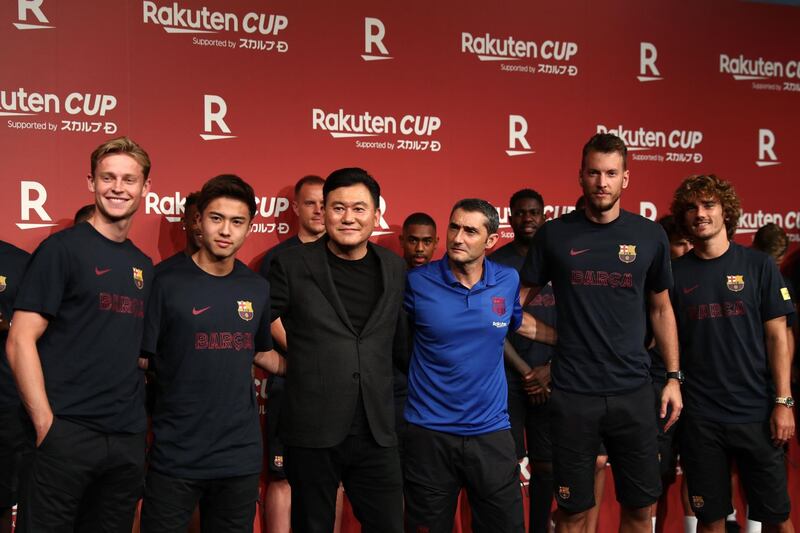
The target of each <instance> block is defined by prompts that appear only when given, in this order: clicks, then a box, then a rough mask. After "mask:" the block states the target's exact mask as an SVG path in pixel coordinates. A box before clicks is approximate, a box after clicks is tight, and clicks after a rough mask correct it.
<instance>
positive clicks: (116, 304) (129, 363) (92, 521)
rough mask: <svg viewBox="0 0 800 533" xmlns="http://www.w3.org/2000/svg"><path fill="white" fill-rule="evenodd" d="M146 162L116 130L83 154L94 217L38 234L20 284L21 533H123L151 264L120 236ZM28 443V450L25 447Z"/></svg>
mask: <svg viewBox="0 0 800 533" xmlns="http://www.w3.org/2000/svg"><path fill="white" fill-rule="evenodd" d="M149 172H150V159H149V157H148V155H147V153H146V152H145V151H144V150H142V148H141V147H140V146H139V145H137V144H136V143H134V142H133V141H131V140H130V139H128V138H127V137H120V138H117V139H112V140H110V141H107V142H105V143H103V144H102V145H100V146H99V147H98V148H97V149H96V150H95V151H94V152H93V153H92V156H91V172H90V174H89V175H88V187H89V190H90V191H91V192H92V193H93V194H94V199H95V207H96V209H95V212H94V214H93V215H92V217H91V218H90V219H89V222H88V224H77V225H75V226H72V227H71V228H68V229H65V230H63V231H60V232H58V233H55V234H53V235H51V236H50V237H48V238H47V239H46V240H45V241H44V242H43V243H42V244H41V245H40V246H39V247H38V248H37V250H36V252H35V253H34V255H33V257H32V258H31V261H30V263H29V264H28V269H27V271H26V273H25V277H24V279H23V282H22V285H21V286H20V288H19V293H18V295H17V299H16V302H15V304H14V308H15V312H14V318H13V325H12V326H11V330H10V332H9V336H8V343H7V351H8V361H9V364H10V365H11V369H12V371H13V372H14V377H15V379H16V381H17V385H18V387H19V392H20V396H21V398H22V402H23V404H24V406H25V408H26V409H27V411H28V414H29V415H30V419H31V422H32V424H31V428H30V430H31V433H30V450H29V453H28V458H27V459H26V463H27V464H26V465H25V469H26V471H25V473H24V474H23V478H21V490H20V498H19V511H18V520H19V522H18V528H19V530H20V531H23V532H24V531H42V530H71V529H73V528H75V529H77V530H88V531H120V532H122V531H130V530H131V524H132V522H133V515H134V510H135V508H136V502H137V501H138V499H139V498H140V496H141V493H142V477H143V475H144V459H145V457H144V452H145V429H146V421H145V412H144V395H143V392H144V383H143V381H144V380H143V376H142V373H141V372H140V371H139V368H138V366H137V359H138V355H139V347H140V345H141V339H142V328H143V322H144V310H145V306H146V303H147V299H148V295H149V293H150V285H151V282H152V269H153V266H152V263H151V262H150V259H149V258H148V257H147V256H146V255H144V254H143V253H142V252H141V251H139V249H138V248H136V246H134V245H133V243H131V241H129V240H128V239H127V235H128V231H129V230H130V227H131V223H132V221H133V215H134V213H135V212H136V210H137V209H138V207H139V204H140V202H141V200H142V198H144V197H145V195H146V194H147V191H148V189H149V187H150V179H149V178H148V175H149ZM34 444H35V447H34Z"/></svg>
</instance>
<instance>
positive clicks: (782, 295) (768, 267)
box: [745, 255, 795, 322]
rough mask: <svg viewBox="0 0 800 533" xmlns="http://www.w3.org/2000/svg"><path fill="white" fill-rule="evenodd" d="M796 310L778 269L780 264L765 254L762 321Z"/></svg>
mask: <svg viewBox="0 0 800 533" xmlns="http://www.w3.org/2000/svg"><path fill="white" fill-rule="evenodd" d="M745 281H746V280H745ZM794 312H795V310H794V304H793V303H792V297H791V295H790V294H789V289H788V288H787V287H786V285H785V283H784V282H783V276H781V273H780V272H779V271H778V266H777V265H776V264H775V262H774V261H773V260H772V259H771V258H770V257H769V256H766V255H765V256H764V257H763V265H762V267H761V320H762V322H766V321H767V320H772V319H773V318H777V317H779V316H785V315H792V314H794Z"/></svg>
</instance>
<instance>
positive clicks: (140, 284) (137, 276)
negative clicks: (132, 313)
mask: <svg viewBox="0 0 800 533" xmlns="http://www.w3.org/2000/svg"><path fill="white" fill-rule="evenodd" d="M133 283H134V284H136V288H137V289H142V288H144V276H143V275H142V269H140V268H136V267H133Z"/></svg>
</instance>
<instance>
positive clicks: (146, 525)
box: [141, 470, 260, 533]
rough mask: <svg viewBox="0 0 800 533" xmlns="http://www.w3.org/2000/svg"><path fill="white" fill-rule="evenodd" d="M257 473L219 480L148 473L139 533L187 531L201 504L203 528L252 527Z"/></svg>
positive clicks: (237, 529) (243, 529) (229, 529)
mask: <svg viewBox="0 0 800 533" xmlns="http://www.w3.org/2000/svg"><path fill="white" fill-rule="evenodd" d="M259 477H260V475H259V474H250V475H245V476H235V477H228V478H221V479H180V478H175V477H171V476H167V475H164V474H159V473H158V472H155V471H154V470H150V471H149V472H148V473H147V481H146V482H145V490H144V501H143V502H142V526H141V531H142V533H160V532H164V533H166V532H172V531H186V529H187V528H188V527H189V523H190V522H191V520H192V514H193V513H194V509H195V507H197V506H198V505H199V506H200V529H201V530H202V531H219V532H229V533H234V532H241V533H245V532H249V531H252V530H253V520H254V519H255V515H256V501H257V500H258V481H259Z"/></svg>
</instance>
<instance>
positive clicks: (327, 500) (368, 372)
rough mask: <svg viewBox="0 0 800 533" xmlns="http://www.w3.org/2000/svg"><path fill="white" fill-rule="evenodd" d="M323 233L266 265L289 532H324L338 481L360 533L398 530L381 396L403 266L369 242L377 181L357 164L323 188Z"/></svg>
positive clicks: (393, 466)
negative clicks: (279, 377)
mask: <svg viewBox="0 0 800 533" xmlns="http://www.w3.org/2000/svg"><path fill="white" fill-rule="evenodd" d="M323 197H324V204H325V213H324V218H325V229H326V235H325V236H324V237H322V238H320V239H319V240H317V241H315V242H313V243H308V244H304V245H301V246H296V247H294V248H291V249H288V250H285V251H284V252H283V253H281V254H280V255H278V256H277V257H276V258H275V260H274V261H273V263H272V268H271V269H270V274H269V279H270V285H271V289H272V293H271V294H272V319H273V320H275V319H276V318H281V319H282V322H283V325H284V327H285V328H286V334H287V346H288V347H289V348H290V349H289V351H288V372H287V374H286V398H285V400H284V406H283V410H282V412H281V420H280V425H279V429H278V431H279V434H280V435H281V439H282V440H283V442H284V445H285V446H286V452H285V453H286V457H285V463H284V468H285V471H286V477H287V479H288V480H289V484H290V485H291V487H292V512H291V514H292V530H293V531H294V532H295V533H304V532H329V531H332V529H333V523H334V514H335V512H334V508H335V502H336V489H337V487H338V486H339V482H340V481H341V482H342V483H343V484H344V488H345V491H346V492H347V495H348V497H349V499H350V501H351V503H352V504H353V510H354V513H355V516H356V518H358V520H359V521H360V522H361V526H362V531H364V533H370V532H378V533H392V532H398V533H399V532H401V531H402V528H403V499H402V498H403V497H402V481H401V480H402V473H401V469H400V460H399V456H398V453H397V437H396V435H395V428H394V412H393V409H394V402H393V400H392V365H393V355H394V354H397V357H399V358H405V357H406V355H405V354H406V350H405V349H404V347H403V346H400V340H399V339H403V338H404V335H403V334H401V333H398V332H397V324H398V321H399V320H400V318H401V317H400V315H399V313H400V304H401V301H402V292H403V287H404V283H405V265H404V264H403V261H402V259H400V258H399V257H397V256H396V255H395V254H393V253H391V252H390V251H388V250H386V249H384V248H381V247H379V246H375V245H373V244H372V243H370V242H369V237H370V235H371V234H372V230H373V229H374V227H375V225H376V224H377V223H378V219H379V217H380V210H379V209H378V205H379V200H380V186H379V185H378V183H377V182H376V181H375V180H374V179H373V178H372V176H370V175H369V174H367V172H366V171H364V170H362V169H360V168H344V169H340V170H336V171H334V172H333V173H332V174H331V175H330V176H328V178H327V180H325V186H324V188H323Z"/></svg>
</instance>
